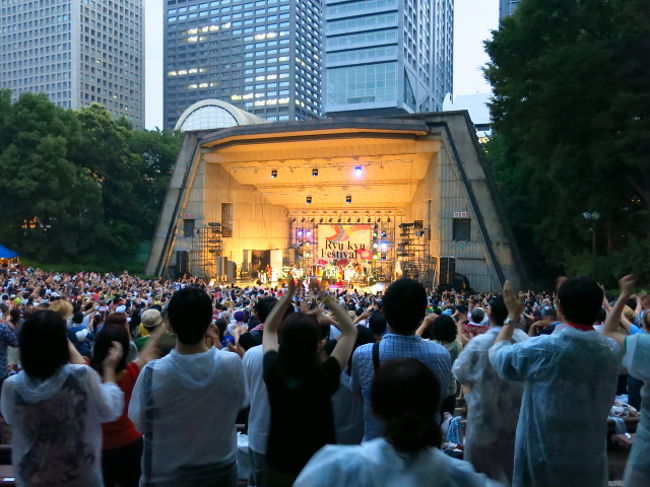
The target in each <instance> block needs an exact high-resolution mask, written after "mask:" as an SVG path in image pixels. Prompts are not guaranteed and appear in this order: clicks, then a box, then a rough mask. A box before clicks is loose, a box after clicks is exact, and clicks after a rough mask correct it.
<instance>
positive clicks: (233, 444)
mask: <svg viewBox="0 0 650 487" xmlns="http://www.w3.org/2000/svg"><path fill="white" fill-rule="evenodd" d="M247 404H248V394H247V387H246V378H245V376H244V368H243V365H242V361H241V359H240V358H239V356H238V355H237V354H234V353H232V352H225V351H221V350H217V349H216V348H211V349H210V350H208V351H206V352H203V353H196V354H188V355H184V354H179V353H178V352H177V351H176V350H172V351H171V352H170V353H169V355H167V356H165V357H163V358H161V359H159V360H153V361H151V362H149V363H148V364H147V365H146V366H145V367H144V368H143V369H142V371H141V372H140V375H139V376H138V380H137V382H136V384H135V387H134V389H133V394H132V396H131V402H130V404H129V418H130V419H131V421H133V424H134V425H135V428H136V429H137V430H138V431H140V432H141V433H142V434H143V435H144V436H143V437H144V452H143V462H142V475H143V480H144V481H145V482H152V483H153V484H154V485H186V484H188V483H190V482H191V483H192V484H193V485H197V486H199V485H204V484H205V483H206V482H209V481H210V479H213V478H215V477H218V476H219V475H220V473H223V472H224V469H225V470H227V469H229V468H230V467H231V464H233V462H235V460H236V453H237V437H236V433H235V420H236V418H237V414H238V412H239V410H240V409H242V408H244V407H246V405H247ZM179 482H180V483H179ZM182 482H185V483H182Z"/></svg>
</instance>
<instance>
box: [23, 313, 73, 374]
mask: <svg viewBox="0 0 650 487" xmlns="http://www.w3.org/2000/svg"><path fill="white" fill-rule="evenodd" d="M18 346H19V347H20V361H21V363H22V367H23V370H24V371H25V373H26V374H27V375H28V376H30V377H37V378H39V379H47V378H48V377H52V376H53V375H54V374H55V373H56V371H57V370H59V369H60V368H61V367H62V366H64V365H65V364H67V363H68V362H69V361H70V352H69V351H68V336H67V333H66V324H65V321H64V320H63V318H61V317H60V316H59V315H58V314H56V313H55V312H54V311H50V310H40V311H36V312H35V313H33V314H32V315H30V317H29V318H27V319H26V320H25V323H23V326H22V328H21V330H20V336H19V337H18Z"/></svg>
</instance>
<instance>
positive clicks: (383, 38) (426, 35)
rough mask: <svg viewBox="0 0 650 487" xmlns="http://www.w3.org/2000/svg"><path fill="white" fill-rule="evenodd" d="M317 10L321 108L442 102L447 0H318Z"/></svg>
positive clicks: (446, 89) (337, 111)
mask: <svg viewBox="0 0 650 487" xmlns="http://www.w3.org/2000/svg"><path fill="white" fill-rule="evenodd" d="M324 17H325V103H324V105H325V106H324V112H325V114H327V115H331V116H337V115H342V114H350V115H355V114H359V112H365V113H373V112H374V113H376V114H377V115H389V114H399V113H416V112H427V111H439V110H441V109H442V103H443V101H444V98H445V95H446V94H447V93H451V91H452V83H453V21H454V2H453V0H354V1H351V0H325V12H324ZM369 111H370V112H369Z"/></svg>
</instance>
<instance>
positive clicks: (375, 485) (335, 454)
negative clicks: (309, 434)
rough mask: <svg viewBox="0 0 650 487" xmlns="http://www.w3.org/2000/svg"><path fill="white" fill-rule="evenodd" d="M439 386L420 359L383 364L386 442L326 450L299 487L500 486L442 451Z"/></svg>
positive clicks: (374, 395) (381, 413) (378, 394)
mask: <svg viewBox="0 0 650 487" xmlns="http://www.w3.org/2000/svg"><path fill="white" fill-rule="evenodd" d="M389 323H390V322H389ZM439 382H440V381H439V379H438V378H437V377H436V376H435V375H434V374H433V373H432V372H431V370H430V367H427V366H426V365H424V364H423V363H422V362H420V361H419V360H417V359H414V358H407V359H399V360H387V361H385V362H384V363H382V365H381V368H380V369H379V370H378V371H377V373H376V376H375V378H374V380H373V384H372V390H371V395H370V397H371V407H372V410H373V412H374V414H375V415H376V416H377V418H379V421H380V423H381V425H382V426H383V431H384V434H383V436H384V437H383V438H376V439H374V440H372V441H368V442H365V443H363V444H361V445H358V446H338V445H328V446H326V447H325V448H323V449H321V450H320V451H319V452H318V453H316V455H314V457H313V458H312V459H311V460H310V461H309V463H308V464H307V465H306V466H305V468H304V469H303V471H302V472H301V474H300V476H299V477H298V479H297V480H296V482H295V484H294V486H295V487H329V486H337V487H384V486H391V487H398V486H399V487H401V486H421V485H422V486H424V485H426V486H430V487H438V486H440V487H461V486H462V487H475V486H476V487H478V486H493V485H494V486H496V485H498V484H496V483H494V482H492V481H491V480H490V479H488V478H486V477H485V476H484V475H481V474H477V473H475V472H474V471H473V470H472V467H471V465H470V464H469V463H467V462H463V461H461V460H456V459H454V458H451V457H449V456H447V455H445V454H444V453H442V452H441V451H440V450H439V447H440V439H441V432H440V428H439V426H438V422H437V419H438V418H437V416H438V413H437V411H438V405H439V404H440V386H439Z"/></svg>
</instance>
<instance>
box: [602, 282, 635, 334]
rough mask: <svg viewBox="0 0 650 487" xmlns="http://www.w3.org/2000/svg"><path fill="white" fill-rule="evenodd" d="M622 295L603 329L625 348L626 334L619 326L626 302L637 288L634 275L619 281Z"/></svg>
mask: <svg viewBox="0 0 650 487" xmlns="http://www.w3.org/2000/svg"><path fill="white" fill-rule="evenodd" d="M618 285H619V289H620V294H619V296H618V299H617V300H616V304H615V305H614V307H613V308H612V311H611V312H610V313H608V314H607V319H606V320H605V326H604V327H603V334H604V335H605V336H607V337H609V338H613V339H614V340H616V342H617V343H618V344H619V345H620V346H621V347H624V346H625V337H626V336H627V335H626V334H625V333H623V332H621V331H620V329H619V326H620V324H621V313H622V312H623V309H624V308H625V303H626V301H627V300H628V299H629V298H630V296H632V291H633V290H634V287H635V286H636V278H635V277H634V276H633V275H631V274H630V275H629V276H625V277H622V278H621V279H620V280H619V281H618Z"/></svg>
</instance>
